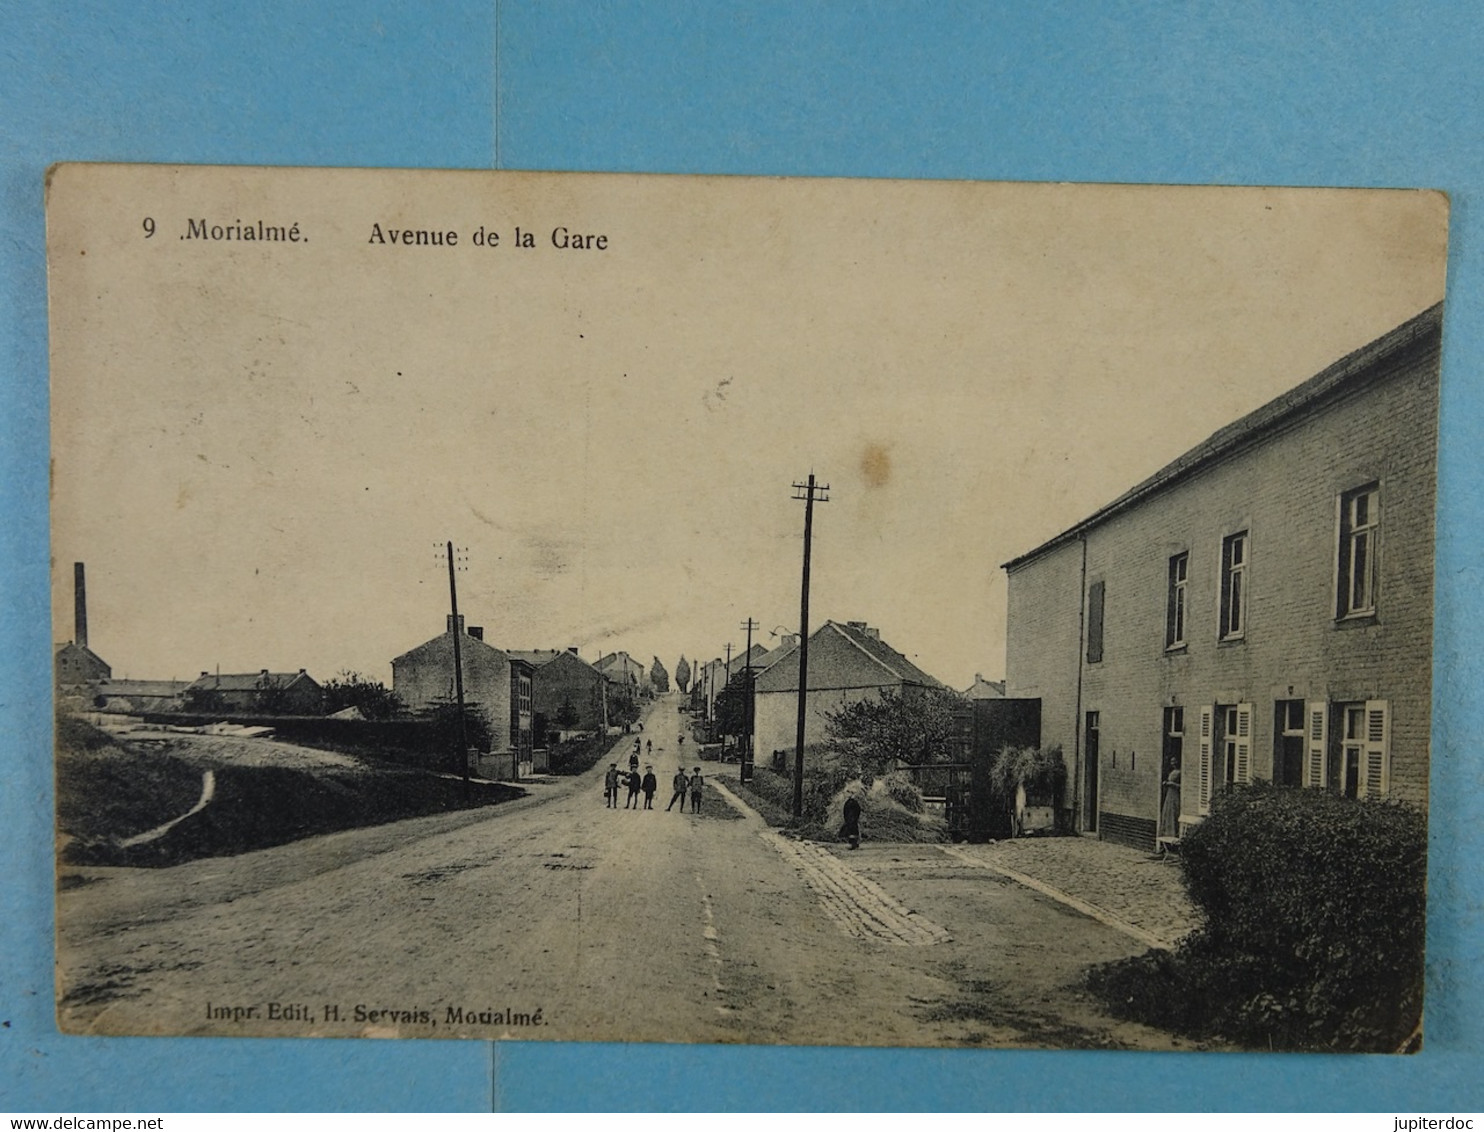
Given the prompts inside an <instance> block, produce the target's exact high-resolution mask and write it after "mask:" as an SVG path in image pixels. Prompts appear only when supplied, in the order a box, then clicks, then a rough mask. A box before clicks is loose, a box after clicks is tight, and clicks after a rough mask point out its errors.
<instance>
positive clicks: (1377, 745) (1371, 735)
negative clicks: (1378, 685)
mask: <svg viewBox="0 0 1484 1132" xmlns="http://www.w3.org/2000/svg"><path fill="white" fill-rule="evenodd" d="M1364 750H1365V758H1364V765H1362V767H1361V774H1360V778H1361V784H1360V785H1361V794H1362V796H1363V797H1367V798H1380V797H1384V796H1385V794H1386V792H1387V791H1388V790H1390V789H1391V712H1390V711H1389V710H1388V707H1387V703H1386V701H1385V700H1367V701H1366V705H1365V748H1364Z"/></svg>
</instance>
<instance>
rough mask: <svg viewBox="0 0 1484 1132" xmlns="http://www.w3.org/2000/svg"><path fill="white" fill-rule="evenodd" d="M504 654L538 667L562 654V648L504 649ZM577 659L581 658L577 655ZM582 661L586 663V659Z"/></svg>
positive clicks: (574, 654) (571, 654) (572, 654)
mask: <svg viewBox="0 0 1484 1132" xmlns="http://www.w3.org/2000/svg"><path fill="white" fill-rule="evenodd" d="M505 655H506V656H508V657H509V658H510V659H511V660H523V661H525V662H526V663H527V664H529V665H532V666H533V667H535V668H540V667H541V666H542V665H543V664H549V663H550V662H551V661H553V660H555V659H556V658H557V657H559V656H561V655H562V650H561V649H506V650H505ZM568 655H569V656H576V655H577V654H576V653H569V654H568ZM578 659H579V660H580V659H581V658H580V657H579V658H578ZM583 663H586V661H584V662H583Z"/></svg>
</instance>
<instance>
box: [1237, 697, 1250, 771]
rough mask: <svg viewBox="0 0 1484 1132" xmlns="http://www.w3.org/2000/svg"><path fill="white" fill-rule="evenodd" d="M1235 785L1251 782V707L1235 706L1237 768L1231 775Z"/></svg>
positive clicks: (1247, 705) (1245, 705)
mask: <svg viewBox="0 0 1484 1132" xmlns="http://www.w3.org/2000/svg"><path fill="white" fill-rule="evenodd" d="M1233 778H1234V780H1235V781H1236V783H1237V785H1239V786H1245V785H1246V784H1247V783H1249V782H1251V781H1252V705H1251V704H1238V705H1237V767H1236V774H1235V775H1233Z"/></svg>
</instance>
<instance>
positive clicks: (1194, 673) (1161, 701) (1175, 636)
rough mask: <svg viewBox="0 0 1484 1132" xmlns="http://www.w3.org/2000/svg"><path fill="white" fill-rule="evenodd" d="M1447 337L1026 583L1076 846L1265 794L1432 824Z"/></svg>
mask: <svg viewBox="0 0 1484 1132" xmlns="http://www.w3.org/2000/svg"><path fill="white" fill-rule="evenodd" d="M1441 315H1442V312H1441V307H1434V308H1432V309H1430V310H1428V311H1424V312H1423V313H1422V314H1420V315H1418V316H1417V317H1416V318H1413V319H1411V320H1410V321H1408V322H1407V323H1404V324H1403V325H1402V326H1400V327H1398V328H1397V329H1395V330H1393V331H1392V332H1390V333H1388V334H1386V335H1384V336H1383V337H1381V338H1379V339H1377V340H1376V341H1375V342H1372V343H1370V344H1369V345H1367V346H1365V347H1363V348H1361V349H1360V350H1357V351H1356V352H1354V353H1352V354H1350V355H1347V356H1346V357H1344V358H1342V359H1340V360H1339V361H1337V362H1336V363H1334V364H1333V365H1331V366H1330V367H1328V368H1327V369H1325V370H1324V371H1323V372H1321V373H1320V374H1318V375H1316V376H1315V377H1313V378H1311V379H1310V380H1309V381H1307V382H1305V383H1304V384H1302V385H1300V386H1298V387H1297V388H1296V389H1293V390H1291V391H1290V392H1289V393H1286V394H1284V395H1283V396H1282V397H1279V398H1277V399H1276V400H1274V401H1272V402H1270V403H1269V404H1267V405H1265V406H1263V407H1262V408H1260V409H1258V410H1256V411H1255V412H1253V413H1251V414H1249V415H1248V416H1246V417H1244V418H1242V419H1241V420H1238V421H1236V422H1234V423H1233V424H1232V425H1229V426H1227V427H1226V428H1224V429H1222V430H1220V431H1219V432H1217V433H1216V434H1215V435H1213V436H1212V437H1211V438H1209V439H1208V440H1207V441H1205V442H1204V443H1202V444H1201V445H1198V446H1197V447H1196V448H1194V449H1192V450H1191V451H1190V452H1188V453H1186V454H1185V455H1184V456H1182V457H1180V458H1179V459H1177V460H1176V461H1174V462H1173V463H1171V464H1170V465H1168V466H1167V467H1165V468H1163V469H1161V470H1160V471H1159V472H1157V473H1155V475H1154V476H1152V477H1150V478H1149V479H1148V480H1146V481H1144V482H1143V483H1141V484H1139V485H1138V486H1136V487H1134V488H1133V489H1131V490H1130V491H1129V492H1127V493H1125V494H1124V495H1123V496H1120V497H1119V498H1118V499H1117V500H1115V501H1114V502H1113V503H1111V504H1109V505H1108V506H1107V507H1104V508H1103V509H1102V510H1100V511H1098V512H1097V513H1096V514H1094V515H1092V516H1090V517H1089V518H1088V519H1086V520H1084V521H1083V522H1082V523H1079V524H1078V525H1077V526H1075V527H1073V528H1071V529H1070V530H1068V531H1065V532H1063V533H1062V534H1060V535H1058V536H1057V537H1056V538H1054V539H1052V540H1050V541H1049V542H1047V543H1045V544H1043V545H1042V546H1039V547H1037V548H1036V549H1034V550H1032V551H1030V552H1029V553H1027V554H1025V555H1022V556H1021V557H1019V558H1016V559H1015V560H1013V561H1011V562H1009V563H1006V565H1005V570H1006V571H1007V573H1008V576H1009V611H1008V625H1007V636H1006V642H1007V647H1006V664H1007V680H1006V682H1007V691H1008V694H1009V695H1010V696H1012V697H1025V698H1038V699H1040V700H1041V704H1042V711H1041V721H1042V735H1041V739H1042V745H1043V746H1050V745H1053V744H1054V745H1057V746H1059V747H1060V748H1061V750H1062V754H1063V758H1064V759H1065V760H1066V762H1067V769H1068V795H1069V797H1068V808H1069V809H1070V811H1071V812H1070V814H1068V815H1067V816H1068V818H1069V820H1070V822H1071V824H1072V825H1073V826H1074V827H1075V828H1077V829H1080V830H1082V831H1085V832H1096V833H1097V834H1098V836H1100V837H1103V838H1106V839H1108V840H1113V841H1119V842H1123V843H1126V844H1129V845H1135V846H1139V847H1145V848H1149V847H1153V846H1154V845H1155V844H1156V843H1157V840H1158V839H1159V838H1176V837H1178V836H1179V835H1180V832H1181V831H1182V830H1184V829H1188V828H1189V827H1190V826H1191V825H1192V824H1193V823H1195V822H1198V821H1200V820H1201V819H1202V818H1203V817H1204V816H1205V815H1206V814H1207V813H1208V812H1209V810H1210V805H1211V800H1212V798H1213V797H1214V796H1215V795H1216V794H1217V793H1218V792H1219V791H1221V790H1222V789H1224V788H1226V787H1227V786H1228V785H1234V784H1241V783H1248V782H1252V781H1255V780H1258V779H1265V780H1269V781H1273V782H1276V783H1279V784H1285V785H1292V786H1309V787H1316V788H1323V789H1329V790H1335V791H1338V792H1341V793H1345V794H1348V795H1352V796H1377V795H1379V796H1387V797H1395V798H1399V799H1403V800H1405V801H1408V802H1412V803H1415V804H1417V805H1426V802H1427V776H1428V751H1429V731H1430V711H1431V670H1432V598H1433V589H1432V579H1433V511H1434V498H1435V494H1436V463H1437V415H1438V366H1439V351H1440V342H1441ZM1176 771H1178V772H1179V773H1178V774H1176V773H1174V772H1176Z"/></svg>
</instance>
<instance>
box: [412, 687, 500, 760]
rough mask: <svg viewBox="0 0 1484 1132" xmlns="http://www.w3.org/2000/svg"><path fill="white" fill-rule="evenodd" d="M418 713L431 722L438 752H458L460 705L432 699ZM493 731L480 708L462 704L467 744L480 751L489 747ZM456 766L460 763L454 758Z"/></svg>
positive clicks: (442, 698)
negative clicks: (430, 703)
mask: <svg viewBox="0 0 1484 1132" xmlns="http://www.w3.org/2000/svg"><path fill="white" fill-rule="evenodd" d="M419 715H420V716H421V717H422V718H423V719H425V720H427V721H429V722H430V723H432V725H433V743H434V746H435V747H436V749H437V750H439V751H453V752H457V751H458V746H459V705H458V703H457V702H456V701H454V700H451V699H447V698H444V697H440V698H439V699H437V700H435V701H434V702H433V704H432V706H431V707H428V708H425V709H423V711H421V712H420V713H419ZM493 738H494V731H493V729H492V728H491V726H490V720H489V716H487V715H485V713H484V710H483V709H482V708H479V707H476V706H475V705H473V704H469V703H466V704H465V705H464V741H465V743H467V744H468V745H469V746H470V747H473V748H476V749H477V750H481V751H488V750H490V749H491V740H492V739H493ZM454 765H455V766H460V765H462V764H461V762H460V761H459V760H457V759H455V761H454Z"/></svg>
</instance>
